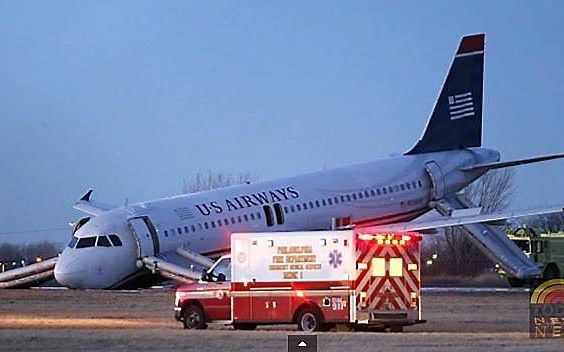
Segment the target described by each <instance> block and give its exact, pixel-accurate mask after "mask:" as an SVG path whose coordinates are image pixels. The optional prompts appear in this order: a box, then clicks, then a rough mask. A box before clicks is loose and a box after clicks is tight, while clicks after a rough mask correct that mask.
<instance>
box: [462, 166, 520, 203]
mask: <svg viewBox="0 0 564 352" xmlns="http://www.w3.org/2000/svg"><path fill="white" fill-rule="evenodd" d="M514 176H515V172H514V171H513V170H512V169H501V170H493V171H489V172H488V173H486V174H485V175H484V176H482V177H480V178H479V179H477V180H476V181H474V182H473V183H471V184H470V185H469V186H468V187H466V188H465V189H464V193H465V194H466V196H467V197H468V199H470V201H472V203H474V204H475V205H476V206H479V207H481V208H482V213H484V214H487V213H492V212H494V211H500V210H504V209H507V207H508V206H509V204H510V203H511V199H512V198H513V196H514V195H515V184H514V182H513V179H514Z"/></svg>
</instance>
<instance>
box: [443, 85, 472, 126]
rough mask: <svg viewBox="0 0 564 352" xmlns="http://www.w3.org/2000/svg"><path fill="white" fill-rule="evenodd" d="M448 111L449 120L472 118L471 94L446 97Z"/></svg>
mask: <svg viewBox="0 0 564 352" xmlns="http://www.w3.org/2000/svg"><path fill="white" fill-rule="evenodd" d="M448 110H449V116H450V119H451V120H457V119H461V118H463V117H470V116H474V101H473V100H472V92H466V93H461V94H456V95H449V96H448Z"/></svg>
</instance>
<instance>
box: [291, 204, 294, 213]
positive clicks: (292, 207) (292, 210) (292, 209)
mask: <svg viewBox="0 0 564 352" xmlns="http://www.w3.org/2000/svg"><path fill="white" fill-rule="evenodd" d="M290 211H291V212H292V213H293V212H294V206H293V205H290Z"/></svg>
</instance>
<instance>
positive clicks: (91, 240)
mask: <svg viewBox="0 0 564 352" xmlns="http://www.w3.org/2000/svg"><path fill="white" fill-rule="evenodd" d="M94 244H96V237H95V236H92V237H83V238H80V239H79V240H78V243H77V244H76V248H88V247H94Z"/></svg>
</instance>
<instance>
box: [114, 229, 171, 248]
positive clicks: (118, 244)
mask: <svg viewBox="0 0 564 352" xmlns="http://www.w3.org/2000/svg"><path fill="white" fill-rule="evenodd" d="M165 232H166V231H165ZM108 237H109V238H110V241H112V244H113V245H114V247H119V246H121V240H120V239H119V237H118V236H117V235H109V236H108Z"/></svg>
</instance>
